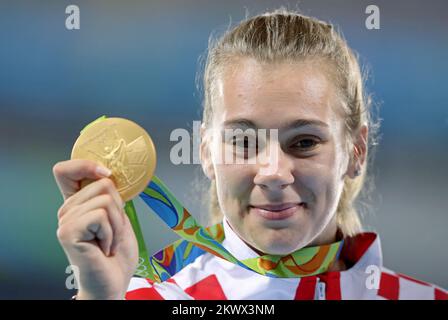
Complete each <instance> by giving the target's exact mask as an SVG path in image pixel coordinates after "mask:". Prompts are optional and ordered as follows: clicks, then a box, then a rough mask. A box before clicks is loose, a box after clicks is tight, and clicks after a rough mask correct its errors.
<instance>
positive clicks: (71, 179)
mask: <svg viewBox="0 0 448 320" xmlns="http://www.w3.org/2000/svg"><path fill="white" fill-rule="evenodd" d="M111 174H112V172H111V171H110V170H109V169H108V168H106V167H104V166H102V165H101V164H99V163H96V162H95V161H92V160H85V159H72V160H67V161H61V162H58V163H56V164H55V165H54V167H53V175H54V177H55V180H56V184H57V185H58V187H59V190H60V191H61V194H62V196H63V197H64V200H66V199H67V198H69V197H70V196H72V195H73V194H75V193H76V192H78V191H79V190H80V189H81V187H82V185H81V182H82V181H83V180H85V179H88V180H97V179H101V178H105V177H109V176H110V175H111Z"/></svg>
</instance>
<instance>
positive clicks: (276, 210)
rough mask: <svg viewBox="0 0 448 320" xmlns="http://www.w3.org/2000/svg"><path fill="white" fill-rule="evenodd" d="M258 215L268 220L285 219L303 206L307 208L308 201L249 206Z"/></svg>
mask: <svg viewBox="0 0 448 320" xmlns="http://www.w3.org/2000/svg"><path fill="white" fill-rule="evenodd" d="M249 207H250V208H251V210H253V212H255V213H256V214H257V215H259V216H261V217H263V218H265V219H268V220H283V219H287V218H289V217H291V216H293V215H294V214H295V213H296V212H298V211H299V210H300V209H302V208H306V203H304V202H300V203H297V202H296V203H280V204H263V205H254V206H249Z"/></svg>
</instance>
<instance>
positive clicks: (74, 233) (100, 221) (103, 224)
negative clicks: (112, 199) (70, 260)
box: [57, 208, 114, 256]
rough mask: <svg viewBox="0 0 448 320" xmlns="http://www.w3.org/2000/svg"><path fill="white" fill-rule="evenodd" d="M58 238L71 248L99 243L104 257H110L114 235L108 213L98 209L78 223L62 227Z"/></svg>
mask: <svg viewBox="0 0 448 320" xmlns="http://www.w3.org/2000/svg"><path fill="white" fill-rule="evenodd" d="M57 236H58V238H59V240H60V241H61V243H63V244H69V245H70V246H69V248H70V247H76V246H82V245H83V244H84V243H89V242H97V243H98V246H99V247H100V249H101V251H103V253H104V255H106V256H109V255H110V252H111V246H112V241H113V237H114V234H113V230H112V227H111V224H110V222H109V219H108V214H107V211H106V210H105V209H103V208H98V209H95V210H93V211H91V212H89V213H88V214H86V215H83V216H80V217H78V219H77V221H76V223H66V224H63V225H61V226H60V227H59V228H58V232H57Z"/></svg>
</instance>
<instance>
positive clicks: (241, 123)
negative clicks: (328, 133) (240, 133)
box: [224, 118, 329, 130]
mask: <svg viewBox="0 0 448 320" xmlns="http://www.w3.org/2000/svg"><path fill="white" fill-rule="evenodd" d="M224 126H225V127H231V128H241V127H244V128H254V129H256V128H258V126H257V125H256V124H255V123H254V122H253V121H251V120H248V119H244V118H241V119H234V120H226V121H224ZM305 126H318V127H323V128H328V127H329V126H328V124H326V123H325V122H323V121H321V120H317V119H297V120H294V121H292V122H290V123H288V124H287V125H286V126H285V129H286V130H291V129H297V128H301V127H305Z"/></svg>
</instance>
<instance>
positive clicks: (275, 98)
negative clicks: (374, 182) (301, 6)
mask: <svg viewBox="0 0 448 320" xmlns="http://www.w3.org/2000/svg"><path fill="white" fill-rule="evenodd" d="M204 90H205V92H204V93H205V94H204V99H205V100H204V115H203V124H202V131H201V134H202V142H201V150H200V151H201V163H202V168H203V170H204V173H205V174H206V176H207V177H208V178H209V179H210V182H211V187H210V192H211V202H210V214H211V215H213V217H214V219H215V222H219V221H222V226H223V228H224V229H223V231H224V240H223V243H222V245H223V246H224V247H225V248H226V249H227V250H228V251H229V252H230V253H232V254H233V256H234V257H236V258H237V259H239V260H245V259H251V258H257V257H260V256H263V255H266V254H269V255H279V256H287V255H288V254H290V253H293V252H299V251H300V250H303V248H309V247H317V248H326V247H325V246H328V245H331V244H335V243H337V242H338V241H340V240H344V241H343V244H342V246H341V248H340V249H339V250H338V255H337V259H334V260H333V262H332V263H331V264H330V265H329V266H328V267H325V268H324V269H323V270H322V271H321V272H319V273H316V274H310V275H306V274H305V275H303V274H302V276H298V277H288V278H282V277H270V276H266V275H262V274H260V273H257V272H254V271H251V270H248V269H246V268H243V267H241V266H240V265H238V264H235V263H232V262H229V261H227V260H225V259H222V258H220V257H218V256H215V255H213V254H211V253H208V252H205V251H204V252H203V253H202V254H200V255H198V256H197V257H195V259H194V260H193V261H191V263H189V264H188V265H186V266H184V267H183V268H182V269H181V270H180V271H179V272H177V273H176V274H174V275H173V276H172V277H170V278H169V279H167V280H166V281H163V282H161V283H155V282H153V281H150V280H148V279H145V278H138V277H133V274H134V272H135V270H136V266H137V257H138V250H137V242H136V239H135V236H134V234H133V232H132V228H131V225H130V223H129V220H128V219H127V217H126V215H125V214H124V213H123V210H122V208H123V203H122V201H121V199H120V197H119V195H118V192H117V190H116V189H115V187H114V184H113V183H112V182H111V180H110V179H108V178H107V176H108V174H110V172H107V170H104V168H103V169H101V168H97V167H96V165H95V164H94V163H92V162H89V161H83V160H70V161H64V162H60V163H58V164H56V165H55V167H54V175H55V177H56V180H57V183H58V185H59V187H60V189H61V192H62V194H63V196H64V199H65V202H64V204H63V205H62V206H61V208H60V210H59V213H58V216H59V229H58V238H59V240H60V242H61V244H62V246H63V248H64V250H65V252H66V254H67V257H68V259H69V260H70V263H71V264H73V265H77V266H78V267H79V270H80V273H79V285H80V289H79V292H78V295H77V299H123V298H126V299H447V297H448V295H447V292H446V291H444V290H443V289H441V288H439V287H437V286H435V285H432V284H429V283H425V282H422V281H418V280H415V279H412V278H410V277H408V276H405V275H403V274H399V273H396V272H393V271H390V270H388V269H386V268H384V267H383V265H382V256H381V246H380V240H379V237H378V235H377V234H375V233H371V232H364V231H363V230H362V227H361V223H360V219H359V217H358V214H357V211H356V209H355V207H354V202H355V199H356V198H357V196H358V194H359V193H360V191H361V190H362V188H363V185H364V182H365V179H366V175H367V171H368V170H367V164H368V159H369V147H371V145H373V144H374V136H375V131H376V129H377V124H376V123H374V122H373V120H372V117H371V114H370V108H369V107H370V106H369V103H368V99H367V98H366V95H365V93H364V89H363V80H362V76H361V72H360V67H359V64H358V61H357V58H356V56H355V55H354V53H353V52H352V50H351V49H350V48H349V47H348V45H347V43H346V42H345V41H344V39H343V38H342V37H341V36H340V35H339V34H338V33H337V32H336V31H335V30H334V28H333V27H332V26H331V25H329V24H327V23H325V22H322V21H319V20H316V19H314V18H311V17H307V16H303V15H301V14H298V13H296V12H290V11H286V10H283V9H282V10H277V11H274V12H270V13H266V14H262V15H258V16H255V17H252V18H250V19H247V20H245V21H243V22H241V23H240V24H239V25H237V26H236V27H235V28H233V29H231V30H229V31H228V32H227V33H225V34H224V35H223V36H222V37H221V38H220V39H219V40H218V41H216V42H215V43H213V44H212V45H211V48H210V49H209V53H208V58H207V62H206V67H205V73H204ZM226 129H233V130H234V129H242V130H243V131H244V130H246V129H254V130H255V132H256V131H257V130H259V129H274V130H278V131H276V132H277V133H278V135H277V139H272V140H269V145H267V144H266V145H265V146H262V145H261V144H260V145H259V143H261V141H258V140H256V139H255V141H256V143H255V144H252V143H250V142H249V140H250V139H247V135H246V136H241V135H238V134H235V135H233V136H232V135H231V136H229V137H228V136H226V135H225V134H224V132H225V130H226ZM233 132H237V131H233ZM226 146H231V148H230V150H232V152H233V154H232V157H234V159H237V158H242V159H247V158H248V157H250V156H249V154H252V155H253V154H254V153H250V151H255V153H257V152H260V150H261V149H263V148H269V150H273V151H275V152H276V155H277V157H276V159H275V163H273V162H269V163H268V164H262V163H259V162H255V163H243V164H241V163H239V164H238V163H236V164H235V163H226V162H222V161H220V160H222V159H220V158H219V156H220V155H222V153H223V152H222V150H223V149H225V150H229V149H228V148H227V149H226V148H225V147H226ZM370 151H371V150H370ZM84 178H90V179H96V180H97V181H96V182H94V183H91V184H90V185H88V186H87V187H85V188H83V189H81V190H79V183H78V182H79V181H80V180H82V179H84ZM110 253H112V254H110ZM105 270H107V271H106V272H105Z"/></svg>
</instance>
